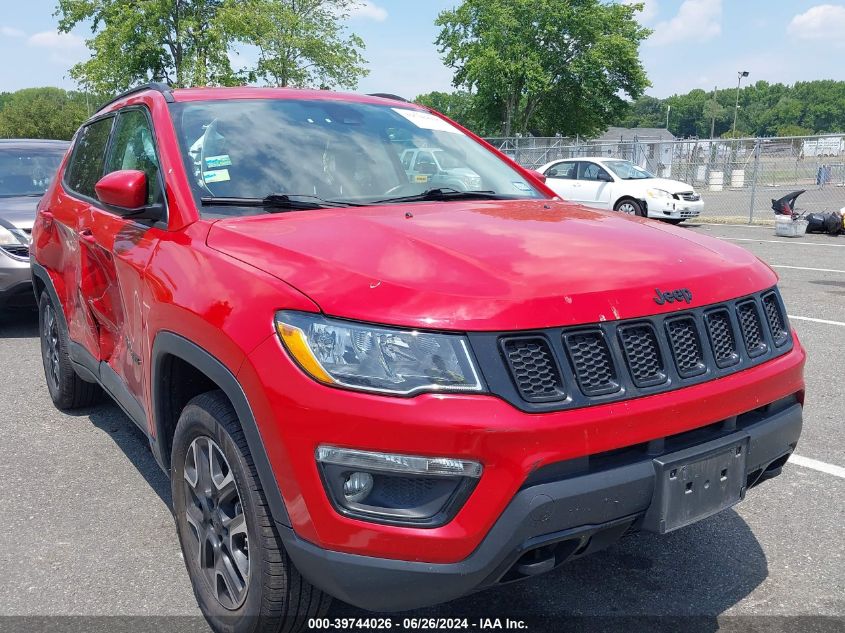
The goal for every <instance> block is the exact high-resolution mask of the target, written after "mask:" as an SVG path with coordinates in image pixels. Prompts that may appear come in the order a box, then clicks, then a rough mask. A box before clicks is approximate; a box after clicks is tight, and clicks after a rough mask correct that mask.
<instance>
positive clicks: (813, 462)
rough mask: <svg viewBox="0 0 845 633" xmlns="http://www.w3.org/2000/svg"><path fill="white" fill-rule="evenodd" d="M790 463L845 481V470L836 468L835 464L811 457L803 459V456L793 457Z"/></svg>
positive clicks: (840, 467)
mask: <svg viewBox="0 0 845 633" xmlns="http://www.w3.org/2000/svg"><path fill="white" fill-rule="evenodd" d="M788 463H790V464H795V465H796V466H803V467H804V468H812V469H813V470H818V471H819V472H822V473H827V474H828V475H833V476H834V477H841V478H843V479H845V468H842V466H834V465H833V464H828V463H825V462H820V461H819V460H817V459H810V458H809V457H802V456H801V455H792V456H791V457H790V458H789V462H788Z"/></svg>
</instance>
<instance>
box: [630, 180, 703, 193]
mask: <svg viewBox="0 0 845 633" xmlns="http://www.w3.org/2000/svg"><path fill="white" fill-rule="evenodd" d="M622 182H624V183H626V184H629V183H633V184H635V185H636V186H638V187H640V188H642V189H662V190H663V191H668V192H669V193H680V192H682V191H694V188H693V186H692V185H688V184H687V183H685V182H681V181H680V180H670V179H668V178H643V179H642V180H623V181H622Z"/></svg>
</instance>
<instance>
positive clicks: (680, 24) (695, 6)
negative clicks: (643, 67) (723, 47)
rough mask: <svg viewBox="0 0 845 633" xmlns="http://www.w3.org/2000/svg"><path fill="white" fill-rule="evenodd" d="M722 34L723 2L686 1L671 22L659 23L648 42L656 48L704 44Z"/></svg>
mask: <svg viewBox="0 0 845 633" xmlns="http://www.w3.org/2000/svg"><path fill="white" fill-rule="evenodd" d="M721 33H722V0H684V2H683V3H682V4H681V6H680V8H679V9H678V14H677V15H676V16H675V17H673V18H672V19H671V20H664V21H663V22H658V23H657V24H656V25H655V27H654V35H652V36H651V37H650V38H649V39H648V42H649V44H652V45H655V46H664V45H666V44H675V43H678V42H683V43H689V42H703V41H705V40H709V39H712V38H714V37H717V36H718V35H720V34H721Z"/></svg>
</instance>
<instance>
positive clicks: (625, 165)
mask: <svg viewBox="0 0 845 633" xmlns="http://www.w3.org/2000/svg"><path fill="white" fill-rule="evenodd" d="M604 166H605V167H607V168H608V169H609V170H610V171H612V172H613V173H614V174H616V175H617V176H618V177H619V178H621V179H622V180H642V179H644V178H654V177H655V176H654V174H652V173H651V172H649V171H646V170H645V169H643V168H642V167H637V166H636V165H635V164H634V163H632V162H630V161H627V160H606V161H604Z"/></svg>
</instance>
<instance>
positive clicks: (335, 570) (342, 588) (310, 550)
mask: <svg viewBox="0 0 845 633" xmlns="http://www.w3.org/2000/svg"><path fill="white" fill-rule="evenodd" d="M801 426H802V407H801V404H799V403H798V401H797V399H796V398H795V397H788V398H784V399H780V400H778V401H777V402H774V403H772V404H770V405H768V406H766V407H761V408H758V409H755V410H753V411H750V412H748V413H746V414H743V415H740V416H736V417H731V418H729V419H726V420H723V421H720V422H717V423H716V424H713V425H710V426H708V427H706V428H705V429H696V430H694V431H689V432H687V433H683V434H679V435H678V436H673V437H668V438H661V440H660V441H652V442H649V443H648V444H647V445H646V446H644V447H639V450H640V454H639V456H638V455H637V453H636V450H635V449H636V447H632V448H631V449H629V450H628V451H627V454H625V453H618V452H616V454H615V455H597V456H592V457H591V458H582V459H580V460H569V461H566V462H561V463H558V464H551V465H549V466H547V467H545V468H542V469H540V470H538V471H536V472H535V473H533V474H532V475H531V476H530V477H529V479H528V481H527V482H526V484H525V485H523V487H522V488H521V489H520V490H519V492H517V494H516V495H515V496H514V497H513V499H512V500H511V502H510V503H509V504H508V506H507V508H505V510H504V512H503V513H502V514H501V516H500V517H499V519H498V520H497V521H496V523H495V525H493V527H492V529H491V530H490V531H489V533H488V534H487V536H486V537H485V538H484V540H483V541H482V542H481V543H480V545H479V546H478V547H477V548H476V549H475V551H473V552H472V554H471V555H469V556H468V557H467V558H465V559H464V560H462V561H460V562H455V563H427V562H416V561H408V560H396V559H389V558H376V557H370V556H362V555H357V554H350V553H343V552H338V551H332V550H328V549H323V548H320V547H318V546H316V545H314V544H312V543H309V542H307V541H305V540H303V539H302V538H300V537H299V536H297V535H296V533H295V532H294V531H293V530H292V529H290V528H286V527H284V526H279V527H280V531H281V534H282V537H283V539H284V541H285V546H286V548H287V551H288V553H289V555H290V557H291V559H292V560H293V562H294V564H295V565H296V567H297V569H299V571H300V572H301V573H302V574H303V576H305V577H306V578H307V579H308V580H309V581H310V582H311V583H312V584H314V585H316V586H317V587H319V588H321V589H323V590H324V591H326V592H327V593H329V594H331V595H333V596H335V597H337V598H339V599H341V600H343V601H345V602H348V603H350V604H353V605H355V606H358V607H361V608H364V609H370V610H374V611H400V610H406V609H412V608H418V607H423V606H428V605H432V604H437V603H441V602H446V601H448V600H452V599H455V598H458V597H460V596H462V595H465V594H467V593H470V592H473V591H476V590H479V589H483V588H486V587H490V586H493V585H496V584H500V583H503V582H510V581H513V580H518V579H521V578H526V577H530V576H534V575H537V574H538V573H543V572H546V571H549V570H551V569H553V568H555V567H557V566H558V565H560V564H562V563H564V562H566V561H567V560H571V559H573V558H577V557H581V556H584V555H586V554H590V553H592V552H595V551H597V550H600V549H602V548H604V547H607V546H608V545H611V544H612V543H614V542H615V541H617V540H618V539H619V538H620V537H621V536H622V535H624V534H625V533H627V532H630V531H635V530H638V529H650V527H651V526H650V525H649V521H648V520H647V519H646V517H647V516H648V515H649V514H650V507H652V506H653V501H652V499H653V498H654V496H655V489H656V472H657V468H656V466H655V458H656V457H660V456H666V455H673V454H675V453H677V452H678V451H680V450H683V451H684V453H690V452H692V453H696V454H698V453H701V454H705V453H707V452H708V451H710V450H712V449H713V447H714V446H717V445H718V446H721V445H724V444H725V443H730V442H738V441H747V446H748V449H747V458H746V468H745V471H746V472H745V476H746V487H747V488H750V487H752V486H754V485H756V484H758V483H760V482H761V481H764V480H765V479H769V478H771V477H774V476H775V475H777V474H779V473H780V471H781V468H782V467H783V464H784V463H785V462H786V460H787V458H788V457H789V455H790V454H791V452H792V451H793V450H794V449H795V446H796V443H797V441H798V437H799V435H800V433H801ZM702 438H704V441H701V440H702Z"/></svg>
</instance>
